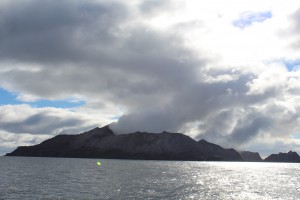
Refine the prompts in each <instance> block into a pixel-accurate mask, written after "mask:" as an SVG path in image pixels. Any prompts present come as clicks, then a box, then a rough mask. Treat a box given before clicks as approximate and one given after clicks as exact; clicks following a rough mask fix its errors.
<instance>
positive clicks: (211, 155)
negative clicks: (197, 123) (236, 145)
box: [198, 140, 243, 161]
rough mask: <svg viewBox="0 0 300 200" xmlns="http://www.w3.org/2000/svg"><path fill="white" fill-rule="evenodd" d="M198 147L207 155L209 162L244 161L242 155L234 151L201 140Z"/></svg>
mask: <svg viewBox="0 0 300 200" xmlns="http://www.w3.org/2000/svg"><path fill="white" fill-rule="evenodd" d="M198 146H199V148H200V149H201V151H202V152H204V154H205V155H207V156H208V158H207V159H208V160H222V161H242V160H243V159H242V157H241V156H240V154H239V153H238V152H237V151H236V150H234V149H232V148H231V149H224V148H223V147H221V146H219V145H216V144H213V143H210V142H207V141H205V140H200V141H199V142H198Z"/></svg>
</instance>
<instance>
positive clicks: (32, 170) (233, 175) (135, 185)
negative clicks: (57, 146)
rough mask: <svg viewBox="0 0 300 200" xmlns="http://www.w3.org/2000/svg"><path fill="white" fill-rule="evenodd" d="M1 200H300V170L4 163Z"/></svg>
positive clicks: (188, 164)
mask: <svg viewBox="0 0 300 200" xmlns="http://www.w3.org/2000/svg"><path fill="white" fill-rule="evenodd" d="M98 161H100V162H101V163H102V164H101V165H100V166H98V165H97V162H98ZM0 199H80V200H81V199H214V200H215V199H222V200H223V199H239V200H240V199H247V200H248V199H300V164H285V163H243V162H185V161H137V160H113V159H77V158H74V159H73V158H29V157H28V158H25V157H0Z"/></svg>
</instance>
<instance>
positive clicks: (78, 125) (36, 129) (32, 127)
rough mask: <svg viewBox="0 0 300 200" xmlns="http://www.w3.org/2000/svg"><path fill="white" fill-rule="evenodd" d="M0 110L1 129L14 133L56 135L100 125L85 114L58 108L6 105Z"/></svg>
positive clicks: (77, 131) (78, 131)
mask: <svg viewBox="0 0 300 200" xmlns="http://www.w3.org/2000/svg"><path fill="white" fill-rule="evenodd" d="M0 111H1V112H0V113H1V114H0V119H1V122H0V129H1V130H2V131H6V132H8V133H14V134H38V135H43V134H44V135H55V134H62V133H64V132H70V131H68V130H75V129H77V130H76V131H74V133H80V131H81V130H86V129H88V128H92V127H94V126H96V125H99V124H98V123H96V121H92V120H91V119H90V118H88V117H86V116H84V115H81V116H80V115H78V114H77V113H74V112H71V111H68V110H63V109H57V108H32V107H30V106H28V105H5V106H0ZM74 133H73V134H74Z"/></svg>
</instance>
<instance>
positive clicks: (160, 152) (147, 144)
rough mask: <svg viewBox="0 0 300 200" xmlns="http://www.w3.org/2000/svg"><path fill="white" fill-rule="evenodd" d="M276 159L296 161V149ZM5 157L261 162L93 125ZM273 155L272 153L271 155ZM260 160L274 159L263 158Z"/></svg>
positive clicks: (175, 138)
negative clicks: (83, 130) (75, 133)
mask: <svg viewBox="0 0 300 200" xmlns="http://www.w3.org/2000/svg"><path fill="white" fill-rule="evenodd" d="M290 154H292V156H290V157H289V159H283V160H281V157H282V154H280V155H281V157H278V158H276V159H275V160H276V162H300V157H299V155H298V154H297V153H296V152H291V153H290V152H289V153H288V155H290ZM6 156H28V157H69V158H110V159H142V160H184V161H263V160H262V159H261V157H260V155H259V154H258V153H255V152H245V151H244V152H243V151H242V152H238V151H236V150H235V149H233V148H229V149H226V148H223V147H221V146H219V145H217V144H213V143H210V142H207V141H206V140H203V139H202V140H199V141H195V140H194V139H192V138H190V137H189V136H187V135H184V134H181V133H170V132H165V131H164V132H162V133H147V132H134V133H129V134H121V135H117V134H115V133H114V132H113V131H112V130H111V129H110V127H109V126H108V125H107V126H104V127H102V128H98V127H97V128H95V129H92V130H90V131H87V132H84V133H81V134H77V135H57V136H55V137H53V138H51V139H48V140H45V141H44V142H42V143H40V144H37V145H33V146H20V147H18V148H17V149H16V150H14V151H13V152H11V153H7V154H6ZM273 157H274V156H273ZM264 161H268V162H269V161H274V159H269V157H268V158H267V159H265V160H264Z"/></svg>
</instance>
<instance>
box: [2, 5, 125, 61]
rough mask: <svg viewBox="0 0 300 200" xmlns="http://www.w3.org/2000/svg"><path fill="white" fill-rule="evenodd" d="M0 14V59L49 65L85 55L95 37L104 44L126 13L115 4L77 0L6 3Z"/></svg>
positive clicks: (123, 8)
mask: <svg viewBox="0 0 300 200" xmlns="http://www.w3.org/2000/svg"><path fill="white" fill-rule="evenodd" d="M0 13H1V14H0V19H1V21H0V41H1V47H0V55H1V59H13V60H16V59H17V60H20V61H32V62H37V61H41V62H51V63H52V64H53V63H55V62H56V61H69V60H77V58H79V60H80V58H81V57H82V56H87V55H88V54H89V53H91V52H90V50H89V49H87V48H86V46H88V45H89V43H90V44H93V41H94V40H95V39H97V43H98V44H99V45H100V44H102V43H104V44H105V45H107V43H110V42H111V41H112V40H113V32H114V31H113V30H112V29H114V28H116V27H115V26H116V25H117V24H118V23H119V22H120V21H122V20H124V19H125V18H126V16H127V14H126V8H125V6H123V5H122V4H119V3H114V2H102V3H97V2H95V1H85V2H83V1H78V0H75V1H69V0H63V1H60V2H59V3H57V2H54V1H50V0H45V1H36V0H30V1H23V2H22V1H21V2H20V1H19V2H8V3H2V5H1V7H0ZM91 29H92V30H91ZM95 36H97V38H94V37H95Z"/></svg>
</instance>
